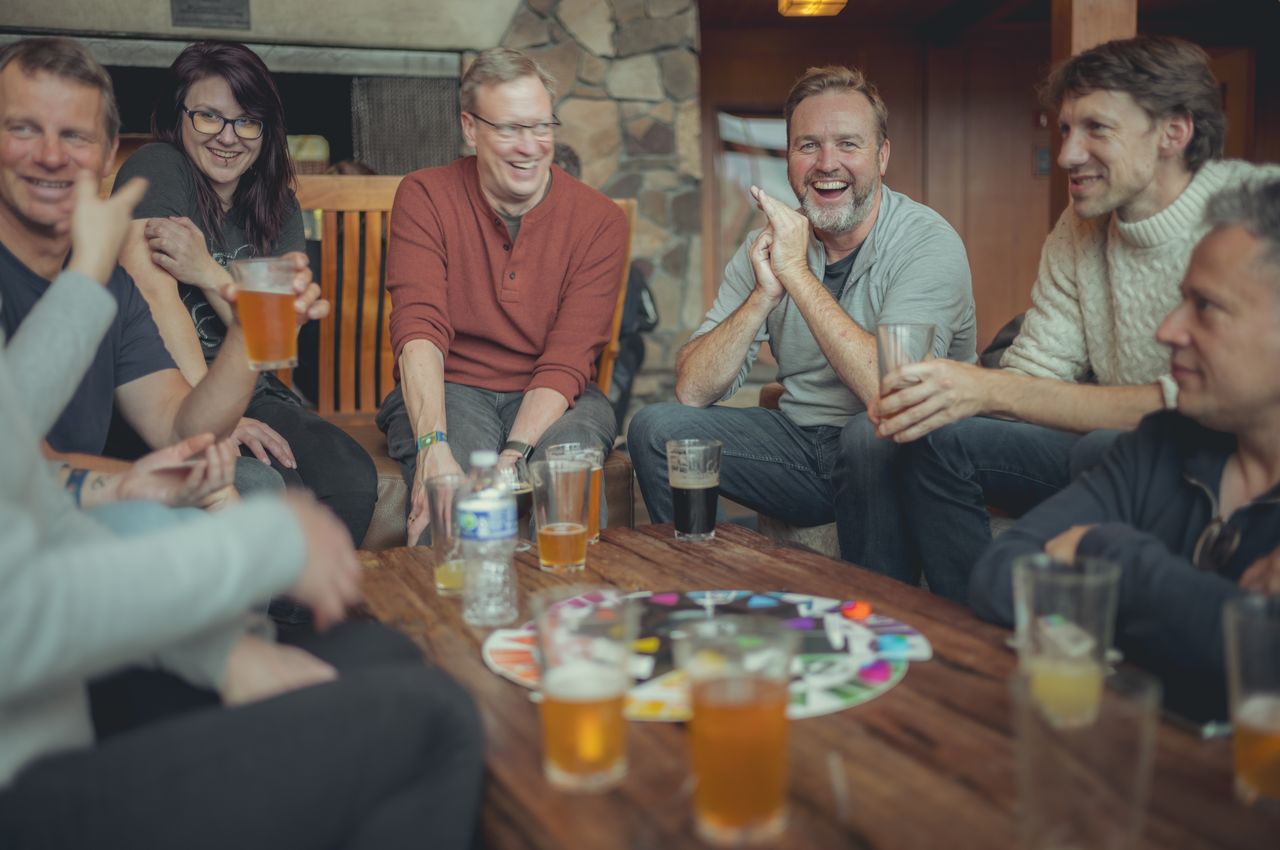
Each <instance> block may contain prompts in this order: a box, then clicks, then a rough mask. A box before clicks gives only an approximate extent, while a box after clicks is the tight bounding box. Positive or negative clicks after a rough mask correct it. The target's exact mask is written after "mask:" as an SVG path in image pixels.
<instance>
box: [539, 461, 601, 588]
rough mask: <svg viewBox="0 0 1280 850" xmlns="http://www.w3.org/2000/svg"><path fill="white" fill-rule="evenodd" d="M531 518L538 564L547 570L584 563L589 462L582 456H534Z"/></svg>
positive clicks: (564, 569)
mask: <svg viewBox="0 0 1280 850" xmlns="http://www.w3.org/2000/svg"><path fill="white" fill-rule="evenodd" d="M529 478H530V480H532V482H533V518H534V522H535V523H536V524H537V526H538V564H539V565H540V566H541V567H542V568H543V569H544V570H547V571H549V572H568V571H573V570H581V569H583V568H584V567H586V565H587V523H588V521H589V518H588V504H587V503H588V497H589V494H590V488H591V464H589V463H587V462H586V461H584V460H564V459H557V460H535V461H534V462H533V463H531V464H529Z"/></svg>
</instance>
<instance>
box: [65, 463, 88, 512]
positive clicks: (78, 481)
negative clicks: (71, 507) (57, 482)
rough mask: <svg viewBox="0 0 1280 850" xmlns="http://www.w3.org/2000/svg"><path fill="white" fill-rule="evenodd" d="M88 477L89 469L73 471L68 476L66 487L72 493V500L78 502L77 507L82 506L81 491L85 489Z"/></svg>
mask: <svg viewBox="0 0 1280 850" xmlns="http://www.w3.org/2000/svg"><path fill="white" fill-rule="evenodd" d="M88 477H89V470H87V469H73V470H71V474H70V475H68V476H67V483H66V484H65V485H64V486H65V487H66V488H67V490H68V491H69V492H70V493H71V498H73V499H75V500H76V506H77V507H79V506H80V491H81V490H83V489H84V480H85V479H86V478H88Z"/></svg>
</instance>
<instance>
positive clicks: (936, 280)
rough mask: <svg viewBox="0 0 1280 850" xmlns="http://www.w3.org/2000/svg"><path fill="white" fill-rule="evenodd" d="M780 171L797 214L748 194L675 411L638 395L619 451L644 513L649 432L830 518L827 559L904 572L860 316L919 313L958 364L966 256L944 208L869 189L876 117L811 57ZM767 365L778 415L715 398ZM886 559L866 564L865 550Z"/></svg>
mask: <svg viewBox="0 0 1280 850" xmlns="http://www.w3.org/2000/svg"><path fill="white" fill-rule="evenodd" d="M783 114H784V117H785V118H786V122H787V177H788V181H789V182H790V184H791V188H792V190H793V191H794V192H795V194H796V198H798V199H799V201H800V210H801V211H800V212H796V211H795V210H792V209H790V208H789V207H787V206H786V205H785V204H783V203H781V202H780V201H778V200H776V199H774V198H772V197H770V196H769V195H767V194H766V193H764V192H763V191H761V190H759V189H757V188H754V187H753V188H752V190H751V193H752V197H753V198H754V199H755V201H756V203H757V204H758V205H759V206H760V208H761V209H762V210H763V211H764V213H765V216H766V218H767V220H768V223H767V225H766V226H765V227H764V228H763V229H761V230H759V231H756V232H754V233H752V234H751V235H750V236H749V238H748V241H747V242H746V243H745V244H744V245H743V246H742V247H741V248H740V249H739V250H738V252H737V253H736V254H735V255H734V257H733V259H732V260H730V261H729V264H728V266H726V268H725V272H724V279H723V281H722V282H721V284H720V291H719V293H718V295H717V297H716V301H715V304H713V305H712V307H711V310H710V312H708V314H707V318H706V320H705V321H704V322H703V323H702V326H701V327H700V328H698V331H697V332H696V333H695V335H694V337H693V339H691V340H690V341H689V342H688V343H687V344H686V345H685V346H684V348H682V349H681V350H680V353H679V354H678V355H677V358H676V398H677V399H678V400H679V402H680V403H679V404H659V405H651V406H649V407H647V408H645V409H644V410H641V411H640V413H638V414H637V415H636V417H635V418H634V419H633V420H632V422H631V427H630V430H629V432H628V440H627V443H628V446H629V448H630V451H631V458H632V461H633V462H634V464H635V468H636V476H637V478H638V479H639V481H640V489H641V492H642V494H643V495H644V500H645V505H646V506H647V507H648V509H649V516H650V517H651V518H652V519H653V520H654V521H655V522H670V521H671V519H672V509H671V491H670V488H669V487H668V483H667V465H666V441H667V440H669V439H678V438H690V437H706V438H714V439H717V440H720V441H721V442H722V443H723V449H722V462H721V469H720V490H721V492H722V493H723V494H724V495H726V496H728V497H729V498H731V499H733V500H734V501H736V502H739V503H741V504H743V505H746V506H747V507H749V508H753V509H755V510H758V511H762V512H764V513H767V514H770V515H772V516H775V517H778V518H779V519H782V520H784V521H786V522H789V523H791V524H794V525H800V526H812V525H820V524H823V523H829V522H831V521H832V520H833V519H834V520H835V521H836V523H837V530H838V535H839V540H840V554H841V557H843V558H844V559H845V560H847V561H852V562H854V563H857V564H859V565H861V566H865V567H868V568H871V569H874V570H877V571H880V572H885V573H887V574H889V575H893V576H894V577H895V578H899V579H902V580H904V581H916V580H917V579H918V577H919V568H918V566H917V565H916V564H915V562H914V559H913V558H911V557H910V556H909V553H907V552H906V551H901V550H899V551H896V552H895V549H894V547H895V545H896V546H899V547H901V546H902V541H904V540H906V535H905V534H904V532H903V529H902V516H901V513H900V511H899V509H898V499H897V482H896V480H895V474H894V468H895V461H896V458H897V453H898V449H897V446H895V445H894V444H892V443H890V442H889V441H886V440H878V439H876V436H875V426H874V425H873V424H872V423H871V422H870V420H869V419H868V418H867V405H868V403H870V402H872V401H874V400H875V399H876V398H878V397H879V394H880V388H879V377H878V371H877V367H876V340H875V327H876V325H877V324H878V323H887V322H903V323H919V324H932V325H934V326H935V327H936V328H937V333H936V336H935V338H934V344H933V352H932V353H933V356H935V357H949V358H954V359H957V360H963V361H966V362H973V361H974V359H975V356H974V336H975V321H974V308H973V292H972V288H971V286H970V279H969V265H968V260H967V258H966V257H965V252H964V245H963V244H962V243H961V241H960V237H959V236H957V235H956V232H955V231H954V230H953V229H952V228H951V226H950V225H948V224H947V222H946V221H944V220H943V218H942V217H941V216H940V215H938V214H937V213H935V212H934V211H933V210H930V209H929V208H928V207H925V206H923V205H921V204H917V203H915V202H914V201H912V200H911V199H909V198H907V197H905V196H904V195H900V194H898V193H897V192H894V191H892V190H891V189H889V187H888V186H885V185H883V184H882V183H881V178H882V177H883V176H884V173H885V169H886V168H887V167H888V164H889V139H888V110H887V109H886V108H885V105H884V101H882V100H881V99H880V95H879V93H878V92H877V91H876V88H875V86H874V85H872V84H871V83H870V82H869V81H867V80H866V78H865V77H864V76H863V75H862V73H861V72H860V71H858V70H856V69H851V68H842V67H836V66H830V67H825V68H810V69H809V70H808V71H806V72H805V73H804V74H803V75H802V76H801V77H800V79H799V80H797V81H796V83H795V85H794V86H792V88H791V92H790V94H789V95H788V96H787V101H786V104H785V106H784V110H783ZM766 340H767V341H768V342H769V347H770V349H771V350H772V352H773V355H774V357H775V358H776V359H777V361H778V380H779V381H781V382H782V386H783V393H782V398H781V402H780V409H779V410H766V409H764V408H759V407H749V408H731V407H726V406H721V405H716V404H714V402H717V401H723V400H725V399H728V398H729V397H730V396H732V395H733V394H734V393H735V392H737V390H738V389H739V388H740V387H741V386H742V384H743V383H744V382H745V380H746V378H747V374H748V372H749V371H750V369H751V365H752V363H753V362H754V361H755V358H756V354H757V353H758V351H759V350H760V345H761V343H763V342H765V341H766ZM872 551H874V552H878V553H886V552H887V553H889V556H888V557H884V558H883V559H882V560H880V562H878V563H868V560H867V558H866V557H865V553H867V552H872Z"/></svg>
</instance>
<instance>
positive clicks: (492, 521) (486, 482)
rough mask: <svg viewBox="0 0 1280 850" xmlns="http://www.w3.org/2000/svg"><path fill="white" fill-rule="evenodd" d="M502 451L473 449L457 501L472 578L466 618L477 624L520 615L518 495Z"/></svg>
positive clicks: (465, 598) (465, 557)
mask: <svg viewBox="0 0 1280 850" xmlns="http://www.w3.org/2000/svg"><path fill="white" fill-rule="evenodd" d="M497 462H498V453H497V452H492V451H479V452H472V453H471V474H470V476H469V480H468V483H467V488H466V491H465V493H463V494H461V495H460V496H459V497H458V499H457V500H456V501H455V502H454V528H456V529H457V530H458V538H459V540H460V541H461V545H462V559H463V562H464V563H465V564H466V581H465V583H464V584H463V589H462V619H463V620H465V621H466V622H467V623H469V624H471V625H473V626H486V627H487V626H505V625H507V624H508V623H512V622H514V621H515V619H516V613H517V611H516V576H515V570H514V569H513V568H512V564H511V556H512V553H513V552H514V551H515V545H516V497H515V494H514V493H512V492H511V490H510V489H509V488H508V487H507V486H506V485H504V484H503V483H502V482H501V481H499V480H498V478H497V476H496V475H495V474H494V473H495V466H496V464H497Z"/></svg>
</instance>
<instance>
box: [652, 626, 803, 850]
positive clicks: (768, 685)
mask: <svg viewBox="0 0 1280 850" xmlns="http://www.w3.org/2000/svg"><path fill="white" fill-rule="evenodd" d="M673 637H674V644H675V646H674V650H675V660H676V664H677V666H679V667H680V669H681V670H683V671H684V672H685V674H686V675H687V676H688V677H689V687H690V690H691V693H690V696H691V700H690V702H691V704H692V707H693V716H692V718H691V719H690V721H689V753H690V756H691V758H692V760H693V772H694V774H695V776H696V777H697V781H698V784H697V788H696V790H695V791H694V802H693V805H694V819H695V823H696V828H697V831H698V835H699V836H700V837H701V838H702V839H703V840H704V841H707V842H708V843H710V844H715V845H717V846H720V847H740V846H744V845H748V844H758V843H762V842H767V841H770V840H771V839H773V838H775V837H777V836H778V835H779V834H780V833H781V832H782V830H783V829H785V828H786V823H787V703H788V686H789V685H790V682H791V658H792V656H793V655H794V654H795V650H796V645H797V643H798V638H797V633H796V632H795V631H794V630H792V629H789V628H787V627H786V625H785V624H783V623H782V622H781V621H780V620H776V619H773V618H770V617H749V616H732V615H731V616H725V617H714V618H712V619H710V620H695V621H692V622H689V623H687V624H682V625H681V627H680V630H679V631H678V632H677V633H676V634H675V635H674V636H673Z"/></svg>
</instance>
